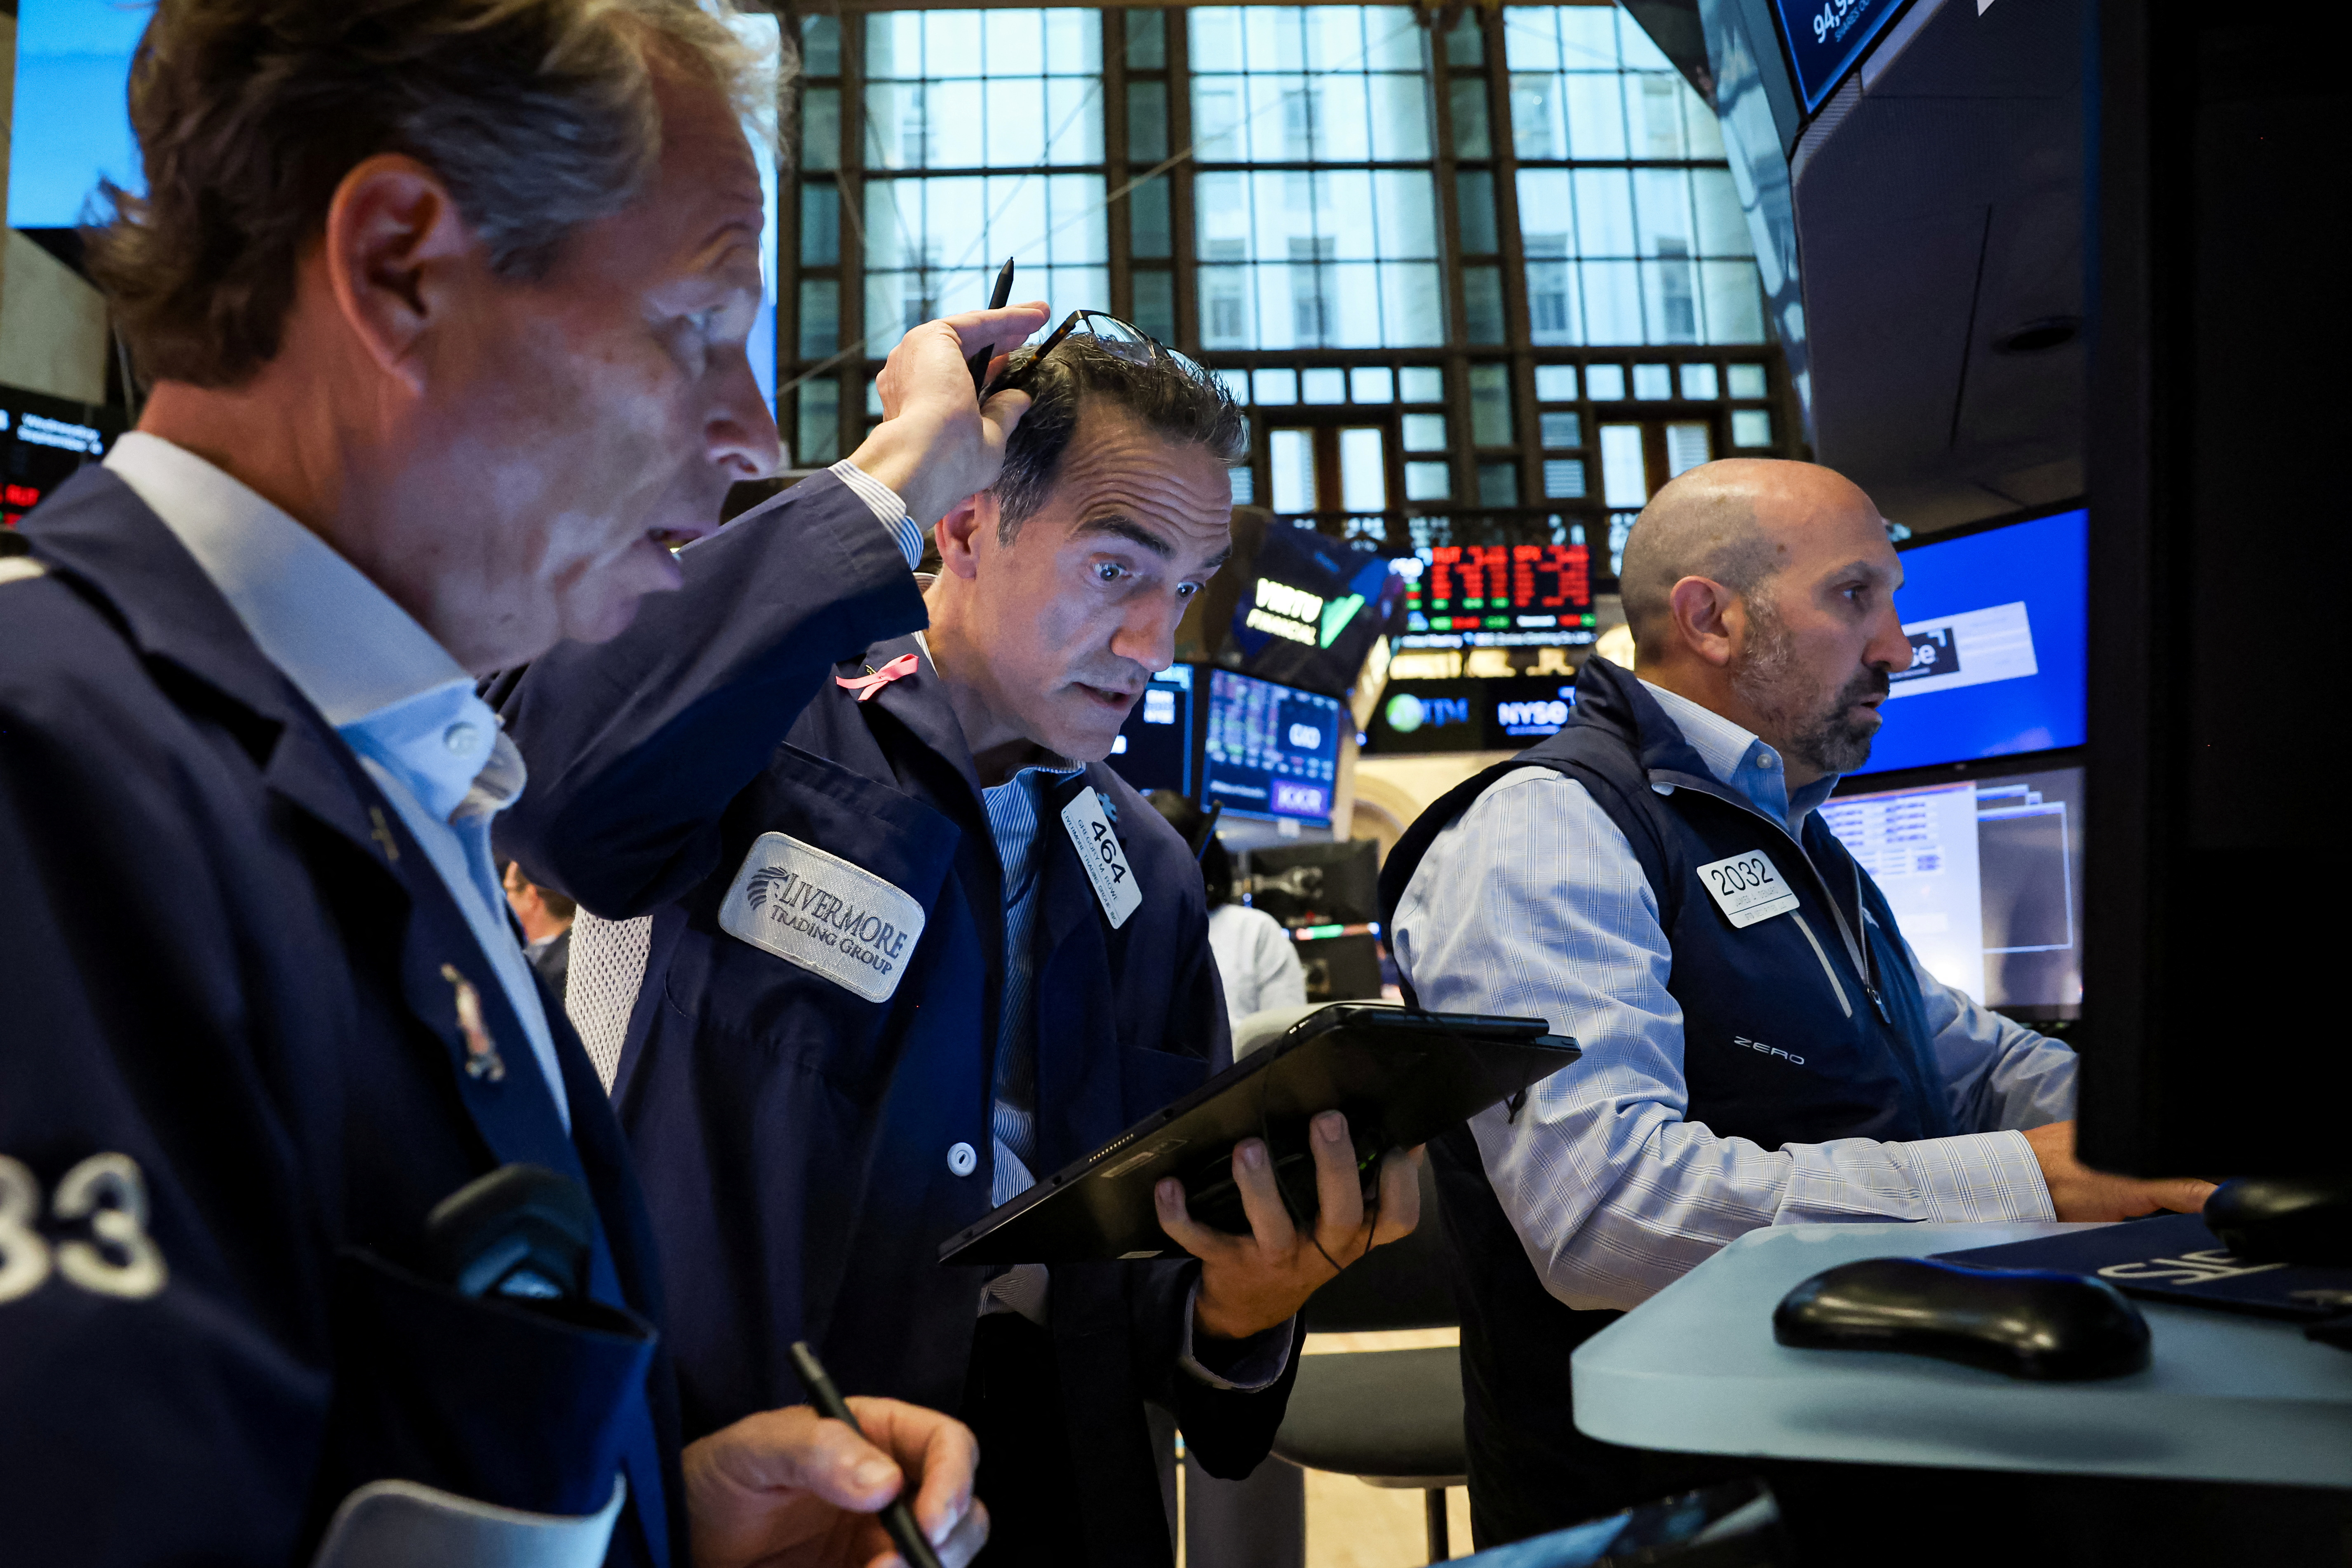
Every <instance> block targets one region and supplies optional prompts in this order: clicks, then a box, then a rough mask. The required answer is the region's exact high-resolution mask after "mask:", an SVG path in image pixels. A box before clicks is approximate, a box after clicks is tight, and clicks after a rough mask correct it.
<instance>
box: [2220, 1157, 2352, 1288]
mask: <svg viewBox="0 0 2352 1568" xmlns="http://www.w3.org/2000/svg"><path fill="white" fill-rule="evenodd" d="M2201 1218H2203V1219H2204V1221H2205V1228H2206V1229H2208V1230H2210V1231H2211V1232H2212V1233H2213V1234H2214V1236H2215V1237H2216V1238H2218V1239H2220V1241H2221V1245H2222V1246H2224V1247H2227V1248H2228V1249H2230V1250H2231V1252H2232V1253H2234V1254H2236V1255H2237V1256H2238V1257H2240V1258H2242V1259H2244V1260H2246V1261H2247V1262H2249V1263H2305V1264H2311V1265H2315V1266H2317V1267H2320V1268H2331V1269H2340V1268H2344V1267H2347V1266H2352V1177H2346V1176H2240V1177H2238V1178H2237V1179H2236V1180H2235V1181H2225V1182H2223V1183H2222V1184H2221V1186H2218V1187H2216V1188H2215V1189H2214V1191H2213V1196H2212V1197H2209V1198H2207V1199H2206V1200H2205V1212H2204V1214H2203V1216H2202V1217H2201Z"/></svg>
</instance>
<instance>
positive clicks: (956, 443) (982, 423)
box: [850, 299, 1045, 528]
mask: <svg viewBox="0 0 2352 1568" xmlns="http://www.w3.org/2000/svg"><path fill="white" fill-rule="evenodd" d="M1044 325H1045V301H1044V300H1042V299H1040V300H1035V301H1034V302H1032V303H1030V304H1027V305H1011V306H1007V307H1006V308H1003V309H1002V310H972V311H967V312H966V313H965V314H963V315H961V316H950V317H949V318H947V319H945V320H943V321H926V322H924V323H923V324H922V325H921V326H919V327H918V328H916V329H914V330H913V331H911V332H909V333H908V334H907V335H906V336H905V337H903V338H901V339H899V340H898V347H897V348H895V349H893V350H890V358H889V359H888V360H887V361H886V362H885V363H884V364H883V366H882V373H881V375H880V376H878V377H877V378H876V379H875V383H874V384H875V386H876V387H877V389H878V390H879V391H880V392H881V393H882V423H880V424H877V425H876V426H875V427H874V429H873V430H872V431H871V432H870V433H868V434H867V435H866V442H865V444H864V445H862V446H860V447H858V449H857V450H856V452H854V453H852V454H850V461H851V462H853V463H855V464H856V465H857V466H858V468H859V469H860V470H862V471H863V472H864V473H865V474H866V476H868V477H870V478H873V479H877V480H879V481H880V482H881V483H883V484H885V485H887V486H890V488H892V489H893V490H896V491H897V492H898V497H899V499H901V500H903V501H905V502H906V503H907V515H908V517H912V518H914V519H915V521H916V522H917V523H919V524H920V525H921V526H922V527H924V528H929V527H930V526H931V525H932V524H933V523H935V522H937V521H939V520H940V517H944V516H946V515H947V510H948V508H949V507H952V506H954V505H955V504H956V503H957V502H958V501H961V500H962V499H963V498H964V497H966V496H969V495H971V494H972V492H974V491H976V490H985V489H987V488H988V487H989V486H991V485H993V484H995V483H996V476H997V473H998V471H999V470H1001V469H1002V468H1003V466H1004V443H1005V441H1006V439H1007V438H1008V437H1010V436H1011V435H1012V434H1013V426H1014V425H1016V424H1019V423H1021V416H1022V415H1023V414H1024V413H1027V412H1028V409H1029V396H1028V394H1027V393H1026V392H999V393H997V394H996V395H995V396H994V397H992V398H990V399H989V400H988V406H987V407H986V408H982V407H981V405H980V403H979V402H977V401H976V400H975V399H974V398H973V397H972V395H971V371H970V370H968V369H967V368H966V367H965V364H964V361H966V360H968V359H970V358H971V356H972V355H973V354H974V353H977V352H978V351H979V350H980V348H981V346H982V344H986V345H988V346H989V348H990V349H991V350H1008V351H1009V350H1013V349H1015V348H1018V347H1019V346H1020V344H1021V341H1022V340H1023V339H1024V338H1026V337H1028V336H1029V334H1031V333H1032V332H1034V331H1035V330H1036V329H1038V328H1040V327H1042V326H1044ZM1004 357H1005V356H1004V355H1003V353H996V354H994V356H993V357H992V359H991V360H990V361H989V366H988V369H989V373H990V374H991V375H993V374H995V373H996V371H997V370H998V369H999V368H1000V367H1001V365H1002V364H1003V360H1004Z"/></svg>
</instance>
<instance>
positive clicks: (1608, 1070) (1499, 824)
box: [1381, 459, 2211, 1546]
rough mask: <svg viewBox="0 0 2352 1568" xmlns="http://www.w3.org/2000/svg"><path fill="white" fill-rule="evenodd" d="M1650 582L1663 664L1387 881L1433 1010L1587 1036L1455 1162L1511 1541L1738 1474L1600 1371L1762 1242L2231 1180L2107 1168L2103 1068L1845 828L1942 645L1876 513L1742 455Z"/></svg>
mask: <svg viewBox="0 0 2352 1568" xmlns="http://www.w3.org/2000/svg"><path fill="white" fill-rule="evenodd" d="M1620 580H1621V582H1622V591H1623V594H1624V600H1625V611H1626V619H1627V621H1628V622H1630V624H1631V625H1632V628H1633V637H1634V641H1635V646H1636V650H1637V657H1638V660H1639V664H1640V669H1641V674H1640V675H1639V677H1638V678H1637V677H1636V676H1634V675H1633V674H1632V673H1630V672H1628V671H1625V670H1622V669H1620V668H1618V667H1617V666H1616V665H1614V664H1610V663H1609V662H1608V661H1606V660H1604V659H1601V658H1598V657H1595V658H1592V659H1590V660H1588V661H1587V662H1586V664H1585V665H1584V668H1583V671H1582V672H1581V674H1580V676H1579V678H1578V681H1577V703H1576V710H1575V714H1574V716H1573V718H1572V719H1571V721H1570V724H1569V726H1568V727H1566V728H1564V729H1562V730H1561V731H1560V732H1559V734H1558V735H1557V736H1555V737H1551V738H1550V739H1549V740H1546V741H1544V742H1542V743H1541V744H1539V745H1538V746H1536V747H1533V748H1531V749H1529V750H1528V751H1526V752H1524V753H1522V754H1521V755H1520V756H1519V757H1517V758H1514V759H1513V760H1511V761H1509V762H1507V763H1504V764H1502V765H1500V766H1498V767H1496V768H1490V769H1488V770H1487V771H1486V772H1485V773H1483V774H1481V775H1480V776H1479V777H1477V778H1475V779H1472V780H1470V781H1469V782H1468V783H1466V784H1465V785H1463V786H1462V787H1461V788H1460V789H1456V790H1454V792H1453V793H1451V794H1449V795H1447V796H1446V797H1445V798H1444V799H1443V800H1439V801H1438V802H1437V803H1436V804H1435V805H1433V807H1431V808H1430V810H1428V811H1427V812H1425V813H1424V814H1423V816H1422V818H1421V820H1420V821H1418V822H1416V823H1415V824H1414V825H1413V827H1412V829H1411V830H1410V831H1408V832H1407V833H1406V834H1405V836H1404V838H1403V840H1402V841H1400V842H1399V844H1398V845H1397V848H1396V849H1395V851H1394V852H1392V853H1391V856H1390V858H1389V862H1388V864H1387V866H1386V867H1385V868H1384V869H1383V871H1382V873H1381V903H1382V905H1383V916H1384V918H1386V919H1387V920H1388V921H1389V925H1390V930H1391V933H1392V940H1393V941H1394V943H1395V951H1396V955H1397V963H1398V967H1399V968H1400V970H1401V971H1402V974H1403V977H1404V979H1405V982H1406V985H1407V994H1408V995H1409V996H1412V997H1413V998H1416V999H1417V1000H1418V1001H1419V1002H1420V1003H1421V1004H1422V1005H1423V1006H1426V1007H1432V1008H1440V1009H1458V1010H1461V1011H1465V1012H1486V1013H1503V1014H1515V1015H1520V1016H1528V1015H1534V1016H1540V1017H1542V1018H1544V1019H1548V1020H1549V1022H1550V1024H1551V1027H1552V1029H1553V1030H1556V1031H1557V1032H1559V1033H1561V1034H1569V1035H1573V1036H1575V1037H1576V1039H1577V1040H1579V1041H1580V1043H1581V1044H1582V1045H1583V1047H1584V1056H1583V1058H1582V1060H1581V1061H1580V1062H1579V1063H1578V1064H1577V1065H1576V1066H1575V1067H1573V1068H1570V1069H1569V1070H1567V1071H1563V1072H1560V1073H1559V1074H1556V1075H1555V1076H1553V1077H1552V1078H1550V1079H1549V1080H1547V1081H1546V1082H1543V1083H1542V1084H1540V1085H1538V1087H1537V1088H1536V1089H1535V1090H1534V1091H1533V1092H1531V1093H1530V1094H1529V1095H1528V1098H1527V1100H1526V1102H1525V1103H1524V1104H1520V1105H1515V1106H1512V1107H1509V1108H1505V1107H1497V1108H1496V1109H1495V1110H1493V1111H1490V1112H1488V1113H1485V1114H1483V1115H1481V1116H1478V1117H1476V1118H1475V1119H1474V1120H1473V1122H1472V1123H1471V1124H1470V1125H1469V1127H1467V1128H1465V1129H1464V1130H1463V1131H1461V1132H1460V1133H1458V1134H1454V1135H1452V1136H1450V1137H1449V1138H1447V1139H1445V1140H1443V1141H1442V1142H1441V1143H1440V1144H1439V1145H1438V1147H1437V1148H1436V1150H1435V1152H1434V1157H1435V1158H1436V1160H1437V1162H1438V1173H1439V1190H1440V1192H1441V1193H1442V1194H1443V1196H1444V1203H1445V1208H1446V1219H1447V1224H1448V1227H1449V1228H1450V1231H1451V1233H1452V1235H1453V1236H1454V1240H1455V1243H1456V1245H1457V1247H1458V1248H1459V1249H1460V1251H1461V1254H1462V1258H1463V1263H1464V1269H1465V1281H1464V1285H1463V1288H1462V1289H1461V1291H1459V1292H1458V1294H1459V1296H1460V1300H1461V1302H1462V1307H1463V1330H1462V1356H1463V1372H1464V1383H1465V1392H1466V1395H1467V1413H1468V1426H1469V1441H1470V1496H1471V1511H1472V1519H1473V1522H1474V1526H1475V1531H1476V1533H1477V1537H1478V1542H1479V1544H1480V1545H1482V1546H1486V1545H1491V1544H1494V1543H1496V1542H1504V1541H1512V1540H1517V1539H1520V1538H1522V1537H1525V1536H1528V1535H1533V1534H1536V1533H1538V1532H1540V1531H1544V1530H1548V1529H1553V1528H1556V1527H1558V1526H1561V1525H1565V1524H1569V1523H1571V1522H1573V1521H1577V1520H1580V1519H1587V1518H1591V1517H1594V1516H1596V1515H1600V1514H1604V1513H1608V1512H1611V1511H1613V1510H1615V1509H1617V1508H1621V1507H1624V1506H1626V1505H1628V1504H1631V1503H1633V1502H1635V1501H1639V1500H1644V1499H1645V1498H1650V1497H1656V1496H1660V1495H1664V1493H1666V1492H1669V1491H1671V1490H1677V1489H1678V1488H1679V1487H1680V1486H1682V1485H1685V1484H1696V1483H1697V1482H1698V1481H1700V1480H1702V1479H1706V1476H1707V1473H1708V1467H1707V1466H1706V1464H1705V1463H1703V1462H1692V1463H1675V1462H1674V1461H1671V1460H1666V1459H1664V1458H1662V1457H1660V1456H1644V1455H1642V1454H1640V1453H1638V1452H1636V1451H1634V1450H1630V1449H1624V1448H1612V1447H1611V1446H1610V1445H1607V1444H1602V1443H1598V1442H1595V1441H1593V1440H1591V1438H1588V1437H1582V1436H1581V1435H1580V1434H1579V1433H1578V1432H1577V1430H1576V1428H1575V1427H1574V1424H1573V1421H1572V1419H1571V1416H1570V1411H1571V1408H1572V1406H1571V1401H1570V1388H1569V1358H1570V1354H1571V1353H1572V1352H1573V1351H1574V1350H1575V1348H1576V1346H1577V1345H1578V1344H1580V1343H1582V1342H1583V1341H1584V1340H1586V1339H1588V1338H1590V1337H1591V1335H1592V1334H1593V1333H1597V1332H1598V1331H1599V1330H1600V1329H1601V1328H1602V1327H1603V1326H1605V1325H1606V1324H1607V1323H1608V1322H1611V1321H1612V1320H1613V1319H1614V1318H1615V1317H1616V1316H1617V1315H1618V1314H1619V1313H1620V1312H1622V1310H1624V1309H1626V1308H1628V1307H1632V1306H1634V1305H1636V1304H1637V1303H1639V1302H1641V1301H1643V1300H1644V1299H1646V1298H1647V1297H1649V1296H1651V1295H1653V1294H1654V1293H1655V1292H1656V1291H1659V1290H1660V1289H1662V1288H1663V1287H1664V1286H1665V1285H1666V1284H1668V1283H1670V1282H1671V1281H1674V1280H1675V1279H1676V1278H1677V1277H1679V1276H1680V1275H1682V1274H1683V1273H1684V1272H1685V1271H1686V1270H1689V1269H1691V1268H1692V1267H1694V1266H1695V1265H1696V1264H1697V1263H1699V1262H1700V1261H1702V1260H1705V1259H1706V1257H1707V1256H1708V1255H1709V1254H1711V1253H1713V1252H1714V1251H1715V1250H1716V1249H1718V1248H1720V1247H1722V1246H1723V1245H1724V1244H1725V1243H1727V1242H1728V1241H1730V1240H1732V1239H1734V1238H1736V1237H1738V1236H1739V1235H1740V1234H1742V1233H1743V1232H1746V1231H1748V1230H1751V1229H1754V1228H1758V1227H1759V1226H1767V1225H1788V1224H1800V1223H1805V1222H1811V1221H1820V1220H1863V1219H1877V1220H1888V1219H1896V1220H1943V1221H1955V1220H2001V1219H2053V1218H2056V1219H2070V1220H2105V1219H2122V1218H2128V1217H2131V1216H2134V1215H2139V1214H2147V1213H2150V1212H2153V1211H2154V1210H2156V1209H2158V1208H2159V1207H2161V1208H2172V1209H2179V1210H2183V1211H2189V1212H2194V1211H2195V1210H2197V1209H2198V1208H2199V1207H2201V1206H2202V1204H2203V1202H2204V1198H2205V1195H2206V1194H2207V1193H2208V1192H2209V1191H2210V1190H2211V1189H2210V1186H2207V1185H2206V1184H2205V1183H2202V1182H2194V1181H2133V1180H2126V1179H2123V1178H2120V1177H2114V1176H2102V1175H2099V1174H2097V1173H2095V1172H2092V1171H2089V1170H2086V1169H2084V1167H2083V1166H2081V1165H2079V1164H2077V1163H2076V1162H2075V1160H2074V1155H2073V1148H2074V1136H2073V1125H2074V1124H2073V1123H2072V1122H2071V1121H2069V1120H2068V1119H2067V1118H2068V1117H2069V1116H2070V1115H2071V1114H2072V1109H2073V1105H2074V1053H2073V1052H2072V1051H2069V1050H2068V1049H2067V1048H2065V1047H2064V1046H2062V1045H2059V1044H2057V1043H2056V1042H2054V1041H2052V1040H2045V1039H2043V1038H2042V1036H2040V1035H2038V1034H2035V1033H2034V1032H2033V1031H2032V1030H2028V1029H2026V1028H2024V1027H2023V1026H2022V1025H2020V1024H2017V1023H2013V1022H2011V1021H2010V1020H2008V1019H2003V1018H2000V1017H1999V1016H1998V1015H1996V1014H1994V1013H1991V1012H1989V1011H1987V1010H1986V1009H1984V1008H1983V1007H1981V1006H1979V1004H1978V1003H1976V1002H1975V1001H1973V1000H1972V999H1970V998H1969V996H1968V995H1967V993H1965V992H1963V991H1960V990H1958V989H1957V988H1953V987H1950V986H1948V985H1945V984H1944V983H1942V982H1941V981H1939V980H1937V978H1936V977H1934V976H1933V975H1931V974H1929V973H1928V972H1927V969H1926V968H1925V967H1922V966H1921V965H1920V963H1919V961H1918V959H1917V957H1916V955H1914V954H1913V953H1912V951H1911V949H1910V946H1909V945H1908V944H1907V943H1906V942H1905V941H1904V940H1903V937H1902V935H1901V933H1900V932H1899V931H1897V929H1896V928H1895V916H1894V915H1893V913H1892V911H1891V910H1890V909H1889V908H1888V906H1887V904H1886V901H1885V897H1884V896H1883V895H1882V894H1880V892H1879V890H1878V888H1877V885H1876V884H1875V883H1874V882H1873V881H1872V880H1871V878H1870V877H1869V875H1868V874H1867V873H1864V871H1863V870H1862V869H1861V868H1860V866H1858V865H1857V864H1856V863H1855V862H1854V861H1853V857H1852V856H1850V855H1849V854H1847V852H1845V850H1844V848H1843V845H1841V844H1840V843H1839V841H1838V840H1837V838H1836V836H1835V835H1834V834H1832V832H1831V831H1829V829H1828V827H1827V826H1826V825H1825V824H1824V823H1823V822H1822V821H1821V819H1820V817H1819V815H1818V814H1817V812H1816V808H1818V807H1819V806H1820V805H1821V804H1822V801H1823V800H1826V799H1827V798H1828V797H1829V794H1830V791H1831V790H1832V789H1833V788H1834V787H1835V786H1836V784H1837V781H1838V776H1839V775H1840V774H1841V773H1842V772H1844V771H1846V770H1848V769H1851V768H1856V767H1859V766H1860V765H1861V764H1862V763H1863V762H1864V760H1865V759H1866V758H1868V757H1869V755H1870V744H1871V739H1872V737H1874V735H1875V734H1876V733H1877V731H1878V727H1879V723H1880V715H1879V711H1878V709H1879V705H1880V703H1881V702H1882V701H1883V700H1884V699H1885V696H1886V694H1887V691H1888V686H1889V681H1888V677H1889V675H1890V673H1891V672H1892V671H1894V670H1895V669H1896V668H1899V667H1903V666H1905V665H1907V664H1908V663H1909V661H1910V656H1911V646H1910V643H1909V641H1908V640H1907V639H1906V637H1905V635H1904V633H1903V628H1902V624H1901V622H1900V619H1899V617H1898V616H1897V615H1896V613H1895V599H1894V595H1895V590H1896V589H1897V588H1899V587H1900V586H1901V585H1902V580H1903V569H1902V563H1901V560H1900V558H1899V557H1897V555H1896V554H1895V550H1894V549H1893V548H1892V547H1891V546H1890V545H1889V544H1888V542H1887V536H1886V529H1885V524H1884V522H1883V521H1882V520H1881V519H1880V517H1879V516H1878V510H1877V508H1876V507H1874V506H1873V505H1872V504H1871V501H1870V498H1869V497H1867V496H1865V495H1864V494H1863V493H1862V492H1861V491H1860V490H1859V489H1857V488H1855V487H1854V486H1853V485H1852V484H1851V483H1849V482H1848V481H1846V480H1845V479H1843V478H1842V477H1841V476H1838V475H1837V474H1835V473H1832V471H1831V470H1829V469H1827V468H1821V467H1816V466H1814V465H1811V464H1805V463H1787V462H1773V461H1763V460H1752V459H1739V460H1734V461H1727V462H1720V463H1711V464H1708V465H1705V466H1703V467H1700V468H1697V469H1695V470H1693V471H1691V472H1690V473H1687V474H1685V475H1683V476H1681V477H1679V478H1677V479H1675V481H1674V482H1673V483H1672V484H1669V485H1668V486H1665V488H1664V489H1663V490H1661V491H1659V492H1658V494H1657V496H1656V497H1655V498H1654V499H1653V500H1652V501H1651V503H1650V505H1649V507H1648V508H1647V509H1645V510H1644V511H1643V514H1642V516H1641V518H1640V520H1639V521H1637V522H1636V523H1635V524H1634V526H1633V534H1632V536H1631V537H1630V538H1628V539H1627V540H1626V545H1625V555H1624V564H1623V568H1622V573H1621V579H1620ZM1727 870H1729V871H1735V872H1736V873H1738V874H1736V875H1726V874H1725V873H1726V872H1727ZM1709 872H1714V873H1717V875H1716V876H1715V877H1713V878H1709V877H1708V876H1706V874H1705V873H1709ZM1767 879H1769V882H1768V881H1767ZM1750 886H1754V887H1761V888H1766V889H1768V891H1769V892H1771V893H1772V894H1774V895H1775V896H1774V897H1772V898H1770V899H1769V900H1759V899H1755V898H1742V897H1739V896H1737V894H1738V893H1739V891H1740V890H1743V889H1746V888H1748V887H1750Z"/></svg>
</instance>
